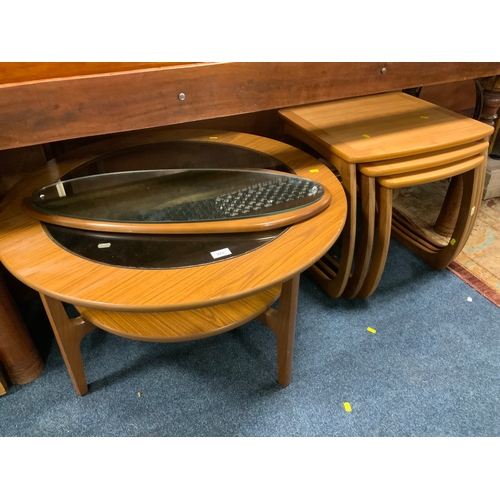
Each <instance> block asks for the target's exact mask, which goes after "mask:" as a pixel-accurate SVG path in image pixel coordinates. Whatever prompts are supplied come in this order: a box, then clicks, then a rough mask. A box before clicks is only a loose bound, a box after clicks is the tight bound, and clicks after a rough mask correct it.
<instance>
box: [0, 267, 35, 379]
mask: <svg viewBox="0 0 500 500" xmlns="http://www.w3.org/2000/svg"><path fill="white" fill-rule="evenodd" d="M0 362H1V363H2V364H3V366H4V368H5V370H6V372H7V375H8V377H9V379H10V381H11V382H12V383H13V384H27V383H29V382H32V381H33V380H35V379H36V378H37V377H38V376H39V375H40V374H41V373H42V371H43V362H42V359H41V358H40V354H39V353H38V351H37V350H36V348H35V345H34V344H33V341H32V340H31V337H30V335H29V333H28V331H27V330H26V326H25V325H24V323H23V320H22V318H21V315H20V314H19V311H18V310H17V308H16V305H15V303H14V299H13V298H12V296H11V295H10V292H9V290H8V289H7V285H6V284H5V282H4V280H3V277H2V276H1V275H0Z"/></svg>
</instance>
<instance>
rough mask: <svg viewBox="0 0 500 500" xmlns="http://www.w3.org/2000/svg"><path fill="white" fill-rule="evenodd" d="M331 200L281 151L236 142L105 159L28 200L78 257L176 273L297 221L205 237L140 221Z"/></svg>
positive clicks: (227, 255)
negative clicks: (108, 228) (279, 156)
mask: <svg viewBox="0 0 500 500" xmlns="http://www.w3.org/2000/svg"><path fill="white" fill-rule="evenodd" d="M324 199H325V190H324V188H323V186H322V185H321V184H319V183H316V182H314V181H312V180H308V179H304V178H302V177H298V176H295V175H293V172H292V171H291V169H290V168H289V167H288V166H287V165H285V164H284V163H282V162H281V161H279V160H278V159H277V158H275V157H273V156H270V155H267V154H265V153H262V152H260V151H256V150H253V149H250V148H247V147H242V146H238V145H234V144H227V143H216V142H214V143H212V142H207V141H182V140H180V141H167V142H160V143H153V144H142V145H139V146H134V147H130V148H124V149H120V150H118V151H113V152H110V153H106V154H103V155H100V156H99V157H97V158H94V159H93V160H90V161H86V162H84V163H82V164H81V165H79V166H77V167H76V168H74V169H73V170H72V171H71V172H69V173H67V174H66V175H65V176H63V177H62V178H61V179H60V180H59V181H58V182H56V183H55V184H52V185H50V186H45V187H42V188H41V189H39V190H37V191H36V192H34V193H33V194H32V196H31V199H30V200H27V205H30V215H33V214H34V215H33V216H35V217H36V218H39V220H41V221H42V227H43V228H44V230H45V232H46V234H47V235H48V236H49V237H50V238H51V239H52V240H53V241H54V242H55V243H56V244H58V245H59V246H61V247H63V248H64V249H66V250H67V251H69V252H71V253H74V254H77V255H79V256H81V257H83V258H85V259H89V260H92V261H95V262H100V263H103V264H107V265H112V266H119V267H127V268H137V269H169V268H181V267H190V266H198V265H206V264H210V263H214V262H219V261H222V260H226V259H231V258H234V257H237V256H238V255H242V254H244V253H247V252H251V251H253V250H255V249H257V248H259V247H261V246H263V245H266V244H267V243H269V242H271V241H273V240H274V239H276V238H278V237H279V236H280V235H281V234H283V233H284V232H285V231H286V230H287V229H288V227H289V224H288V223H287V222H286V220H285V223H284V224H283V225H282V226H280V227H273V228H272V229H265V230H264V229H259V230H257V231H253V230H251V228H250V229H247V230H245V231H239V232H231V231H229V232H225V231H217V232H210V233H203V232H202V233H203V234H193V233H190V232H189V229H186V230H183V231H181V232H180V233H179V232H177V234H164V233H165V232H164V231H161V232H158V231H155V230H149V229H146V230H145V231H143V232H134V231H133V228H134V227H138V226H137V225H141V226H146V227H147V228H154V227H158V225H162V226H169V227H172V226H175V225H176V224H186V223H188V224H192V223H202V224H203V223H205V222H208V223H212V224H213V223H214V221H222V222H225V221H236V223H237V221H243V220H245V219H251V218H256V219H259V218H264V217H269V216H271V217H279V216H280V214H286V213H290V212H293V211H297V210H301V209H303V208H304V207H308V206H310V205H314V204H315V203H316V204H318V203H321V202H322V200H324ZM52 218H54V219H55V222H54V221H53V220H52ZM75 220H76V221H80V220H81V221H101V222H102V221H104V222H105V223H109V224H113V223H123V224H132V226H130V227H131V228H132V229H131V230H127V231H120V230H119V229H118V230H115V231H111V232H109V231H106V230H102V231H101V230H100V229H98V230H96V229H95V227H83V228H82V227H81V226H79V225H76V226H74V225H72V222H74V221H75ZM53 222H54V223H53ZM134 225H135V226H134ZM120 227H121V226H120ZM185 227H188V226H185V225H183V226H182V228H185ZM189 227H191V226H189ZM220 227H222V226H220ZM128 229H130V228H128ZM167 233H168V231H167Z"/></svg>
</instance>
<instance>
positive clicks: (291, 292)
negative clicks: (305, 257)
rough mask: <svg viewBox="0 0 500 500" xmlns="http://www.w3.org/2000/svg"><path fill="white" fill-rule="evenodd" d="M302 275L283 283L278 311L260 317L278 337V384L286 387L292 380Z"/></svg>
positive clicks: (270, 311)
mask: <svg viewBox="0 0 500 500" xmlns="http://www.w3.org/2000/svg"><path fill="white" fill-rule="evenodd" d="M299 282H300V274H297V275H295V276H294V277H293V278H292V279H290V280H288V281H286V282H285V283H283V285H282V288H281V296H280V301H279V306H278V309H277V310H276V309H273V308H270V309H269V310H268V311H266V312H265V313H263V314H262V315H261V316H259V318H258V319H259V320H260V321H261V322H262V323H263V324H264V325H266V326H268V327H269V328H270V329H271V330H272V331H273V333H274V335H275V337H276V345H277V351H278V382H279V384H280V385H281V386H283V387H286V386H287V385H288V384H290V382H291V380H292V362H293V346H294V340H295V319H296V317H297V303H298V296H299Z"/></svg>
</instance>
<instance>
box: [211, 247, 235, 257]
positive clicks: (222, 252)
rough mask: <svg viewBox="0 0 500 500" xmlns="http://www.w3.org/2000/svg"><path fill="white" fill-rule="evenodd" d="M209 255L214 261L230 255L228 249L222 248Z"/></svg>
mask: <svg viewBox="0 0 500 500" xmlns="http://www.w3.org/2000/svg"><path fill="white" fill-rule="evenodd" d="M210 255H211V256H212V257H213V258H214V259H219V258H220V257H225V256H226V255H231V250H229V248H222V249H221V250H216V251H215V252H210Z"/></svg>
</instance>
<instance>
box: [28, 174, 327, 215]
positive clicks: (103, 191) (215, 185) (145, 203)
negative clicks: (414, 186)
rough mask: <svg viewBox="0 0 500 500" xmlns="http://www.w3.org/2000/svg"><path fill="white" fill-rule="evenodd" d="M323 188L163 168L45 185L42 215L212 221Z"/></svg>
mask: <svg viewBox="0 0 500 500" xmlns="http://www.w3.org/2000/svg"><path fill="white" fill-rule="evenodd" d="M324 194H325V193H324V189H323V187H322V186H321V184H319V183H316V182H314V181H311V180H309V179H304V178H301V177H297V176H294V175H288V174H282V173H278V172H273V171H265V170H252V169H248V170H235V169H227V170H221V169H188V170H178V169H161V170H160V169H159V170H136V171H128V172H115V173H107V174H99V175H90V176H87V177H80V178H75V179H70V180H65V181H59V182H57V183H55V184H52V185H50V186H46V187H44V188H42V189H40V190H38V191H36V192H35V193H33V195H32V197H31V203H32V205H33V206H34V207H35V208H36V209H37V210H39V211H41V212H44V213H46V214H50V215H54V216H63V217H69V218H76V219H84V220H92V221H104V222H133V223H136V222H137V223H155V224H158V223H169V222H208V221H217V220H231V219H242V218H249V217H259V216H265V215H272V214H279V213H282V212H287V211H291V210H295V209H298V208H302V207H306V206H308V205H310V204H313V203H315V202H317V201H319V200H321V198H322V197H323V196H324Z"/></svg>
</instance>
